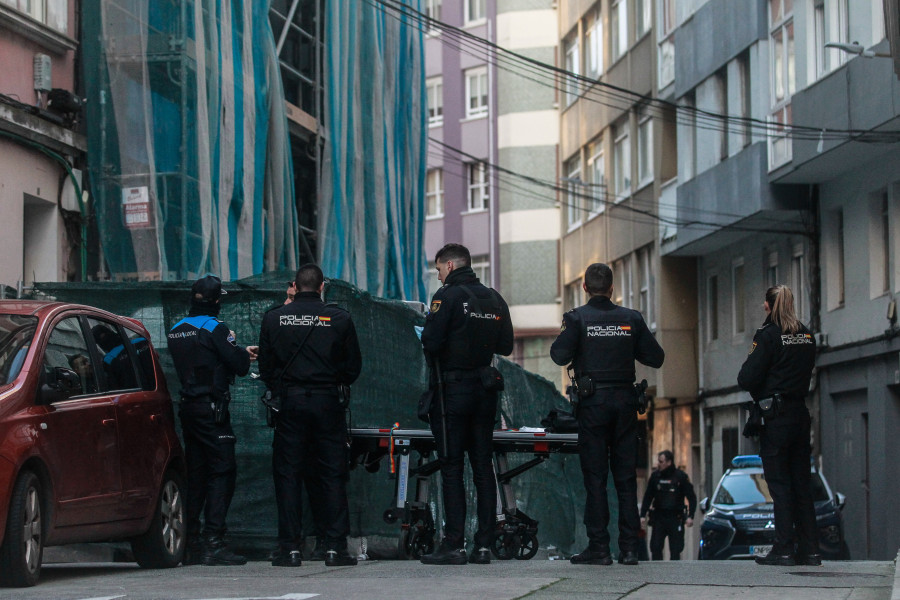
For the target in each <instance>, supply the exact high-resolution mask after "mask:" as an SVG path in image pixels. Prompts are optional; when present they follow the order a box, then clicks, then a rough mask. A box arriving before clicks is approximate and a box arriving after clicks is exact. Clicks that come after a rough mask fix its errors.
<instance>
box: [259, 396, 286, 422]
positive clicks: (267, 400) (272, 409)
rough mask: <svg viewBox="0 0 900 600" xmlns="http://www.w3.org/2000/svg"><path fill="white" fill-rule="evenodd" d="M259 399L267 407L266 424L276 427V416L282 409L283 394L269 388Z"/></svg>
mask: <svg viewBox="0 0 900 600" xmlns="http://www.w3.org/2000/svg"><path fill="white" fill-rule="evenodd" d="M259 399H260V401H261V402H262V403H263V405H264V406H265V407H266V425H268V426H269V427H275V417H276V416H277V415H278V413H279V412H280V411H281V400H282V397H281V394H278V393H275V392H273V391H272V390H270V389H268V388H267V389H266V391H265V392H264V393H263V395H262V396H261V397H260V398H259Z"/></svg>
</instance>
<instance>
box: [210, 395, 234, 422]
mask: <svg viewBox="0 0 900 600" xmlns="http://www.w3.org/2000/svg"><path fill="white" fill-rule="evenodd" d="M230 403H231V392H230V391H228V392H225V393H224V394H222V395H221V396H216V397H215V400H214V401H213V410H214V415H213V420H214V421H215V423H216V425H221V424H222V423H224V422H225V418H226V417H227V416H228V405H229V404H230Z"/></svg>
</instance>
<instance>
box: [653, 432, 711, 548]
mask: <svg viewBox="0 0 900 600" xmlns="http://www.w3.org/2000/svg"><path fill="white" fill-rule="evenodd" d="M674 460H675V457H674V455H673V454H672V451H671V450H663V451H662V452H660V453H659V454H658V455H657V457H656V463H657V466H658V468H657V469H656V470H655V471H654V472H653V474H652V475H650V481H649V483H647V490H646V491H645V492H644V500H643V501H642V502H641V524H642V525H646V524H647V512H648V511H650V515H651V517H650V526H651V527H653V534H652V535H651V536H650V554H651V557H652V558H653V560H662V555H663V545H664V544H665V543H666V538H667V537H668V538H669V556H670V558H671V559H672V560H681V551H682V550H684V528H685V526H687V527H693V526H694V513H695V512H696V511H697V495H696V494H695V493H694V486H693V485H691V480H690V479H689V478H688V476H687V473H685V472H684V471H682V470H681V469H679V468H677V467H676V466H675V464H674ZM685 499H687V501H688V509H687V518H685V513H684V508H685V507H684V501H685ZM651 504H652V506H653V508H652V509H651V508H650V506H651Z"/></svg>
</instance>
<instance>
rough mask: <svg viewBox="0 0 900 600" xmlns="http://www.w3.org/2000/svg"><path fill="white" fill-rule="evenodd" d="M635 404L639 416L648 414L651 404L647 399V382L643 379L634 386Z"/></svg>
mask: <svg viewBox="0 0 900 600" xmlns="http://www.w3.org/2000/svg"><path fill="white" fill-rule="evenodd" d="M634 403H635V408H637V411H638V414H641V415H642V414H644V413H645V412H647V405H648V404H649V399H648V398H647V380H646V379H642V380H641V382H640V383H635V384H634Z"/></svg>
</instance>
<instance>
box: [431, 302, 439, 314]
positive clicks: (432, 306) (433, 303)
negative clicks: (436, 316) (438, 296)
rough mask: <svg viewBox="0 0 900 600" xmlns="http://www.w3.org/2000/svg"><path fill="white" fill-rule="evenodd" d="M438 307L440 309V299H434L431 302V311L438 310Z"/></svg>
mask: <svg viewBox="0 0 900 600" xmlns="http://www.w3.org/2000/svg"><path fill="white" fill-rule="evenodd" d="M440 309H441V301H440V300H434V301H433V302H432V303H431V312H437V311H439V310H440Z"/></svg>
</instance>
